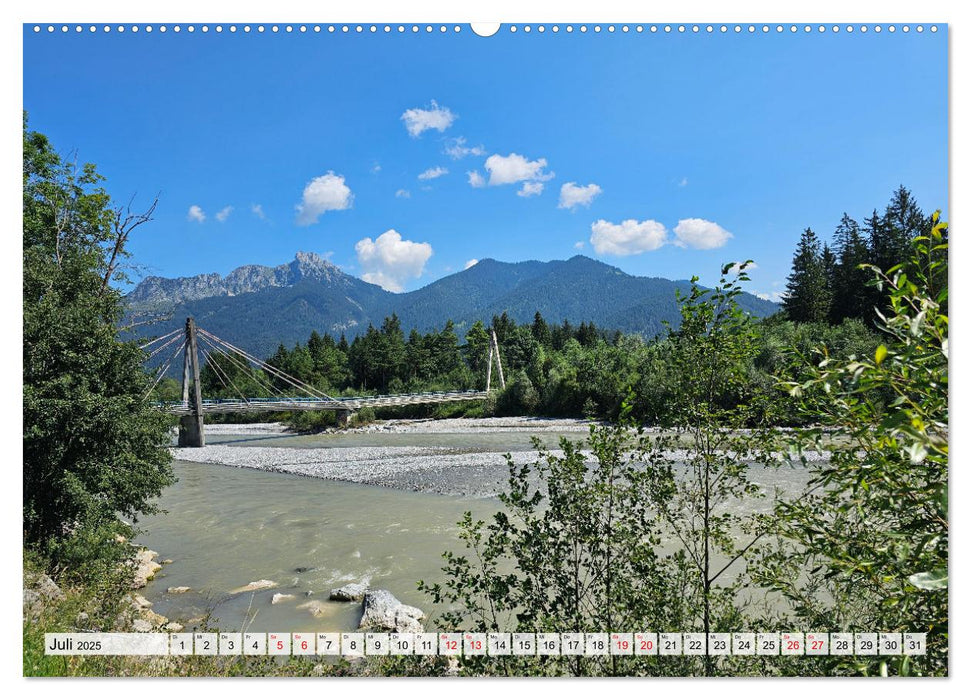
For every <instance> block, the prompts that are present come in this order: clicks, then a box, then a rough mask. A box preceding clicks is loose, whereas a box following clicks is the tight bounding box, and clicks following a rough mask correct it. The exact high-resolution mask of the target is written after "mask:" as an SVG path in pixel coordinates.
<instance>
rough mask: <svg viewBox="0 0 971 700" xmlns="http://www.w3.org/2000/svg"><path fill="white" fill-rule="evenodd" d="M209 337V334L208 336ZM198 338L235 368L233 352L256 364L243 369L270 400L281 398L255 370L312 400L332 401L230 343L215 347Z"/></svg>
mask: <svg viewBox="0 0 971 700" xmlns="http://www.w3.org/2000/svg"><path fill="white" fill-rule="evenodd" d="M209 335H211V334H209ZM200 337H201V338H203V339H205V340H206V342H207V343H209V344H210V345H211V346H212V347H215V348H217V350H219V351H220V352H223V353H225V355H226V357H227V358H229V359H230V360H231V361H232V362H233V363H234V364H235V365H236V366H237V367H240V361H239V359H238V358H236V357H235V356H234V352H235V354H239V355H240V356H241V357H243V358H244V359H246V360H248V361H250V362H253V363H254V364H256V368H253V367H250V366H248V365H246V366H244V369H245V371H248V372H252V373H253V378H254V380H256V382H257V383H258V384H259V385H260V387H261V388H262V389H264V390H266V391H267V392H268V396H269V397H270V398H281V397H279V396H278V395H277V394H278V391H277V390H276V389H275V388H273V387H272V386H268V385H267V384H265V383H264V382H262V381H260V380H259V379H258V377H257V374H256V370H257V369H262V370H263V371H265V372H266V373H267V374H269V375H270V376H271V377H276V378H278V379H281V380H283V382H285V383H286V384H287V385H289V386H291V387H293V388H294V389H296V390H297V391H298V392H303V393H305V394H308V395H309V396H310V397H311V398H314V399H321V398H323V400H326V401H331V400H333V399H330V398H329V397H327V398H324V397H323V396H322V395H321V394H320V393H318V392H316V391H314V390H313V388H312V387H309V386H308V385H307V384H304V383H303V382H300V380H298V379H294V378H292V377H290V375H288V374H286V373H285V372H283V371H282V370H278V369H276V368H275V367H273V366H272V365H269V364H267V363H265V362H261V361H260V360H258V359H256V358H255V357H253V356H252V355H250V354H249V353H246V352H244V351H242V350H240V349H239V348H236V347H235V346H234V345H231V344H230V343H227V342H226V341H221V342H222V343H223V344H224V347H220V346H218V345H216V344H215V343H213V341H211V340H209V339H208V338H206V337H205V336H200ZM213 337H215V336H213Z"/></svg>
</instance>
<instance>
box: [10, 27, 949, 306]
mask: <svg viewBox="0 0 971 700" xmlns="http://www.w3.org/2000/svg"><path fill="white" fill-rule="evenodd" d="M577 26H578V25H577ZM946 66H947V42H946V30H945V29H944V27H943V26H942V28H941V31H939V32H937V33H936V34H931V33H930V32H926V31H925V32H924V33H922V34H918V33H916V32H913V31H912V32H910V33H908V34H904V33H902V32H900V31H897V32H896V33H893V34H891V33H889V32H887V31H884V32H882V33H880V34H876V33H874V32H873V31H872V30H871V31H870V32H869V33H867V34H861V33H860V32H859V31H856V32H854V33H853V34H848V33H846V32H845V31H842V32H840V33H839V34H833V33H832V32H830V31H828V32H826V33H824V34H819V33H817V32H815V31H814V32H812V33H809V34H806V33H804V32H802V31H801V30H800V31H799V32H797V33H795V34H792V33H790V32H789V31H786V32H784V33H781V34H779V33H776V32H775V31H774V30H773V31H771V32H769V33H768V34H763V33H762V32H761V31H758V32H756V33H755V34H754V35H750V34H748V33H747V32H744V31H743V32H742V33H741V34H735V33H733V32H731V31H729V32H728V33H726V34H721V33H720V32H718V31H717V29H716V31H715V32H714V33H713V34H707V33H706V32H704V30H702V32H701V33H699V34H692V33H690V32H688V33H685V34H679V33H677V32H676V31H675V32H672V33H671V34H665V33H663V32H658V33H656V34H651V33H649V32H646V31H645V32H644V33H642V34H638V33H636V32H633V31H632V32H630V33H628V34H623V33H621V32H619V31H618V32H615V33H613V34H609V33H607V32H606V31H604V32H601V33H600V34H595V33H594V32H592V31H588V32H587V33H586V34H581V33H580V32H579V31H574V32H573V33H571V34H567V33H566V32H565V31H562V30H561V31H560V32H559V33H557V34H553V33H552V32H550V31H549V30H547V32H545V33H544V34H539V33H537V32H536V31H535V30H534V31H533V32H531V33H530V34H528V35H527V34H525V33H524V32H523V31H522V30H521V29H520V31H519V32H517V33H515V34H511V33H509V32H508V31H505V30H504V31H500V33H499V34H497V35H496V36H493V37H490V38H481V37H477V36H475V35H473V34H472V33H471V32H470V31H469V29H468V27H467V26H465V27H463V31H462V32H461V33H459V34H455V33H453V32H448V33H445V34H441V33H439V32H438V31H437V30H436V31H435V32H433V33H432V34H426V33H425V32H424V31H422V32H420V33H419V34H417V35H416V34H412V33H411V32H407V33H405V34H404V35H399V34H398V33H397V32H392V33H391V34H384V33H383V32H380V31H379V32H378V33H377V34H373V35H372V34H370V33H369V32H367V31H365V32H364V33H363V34H357V33H355V32H353V31H352V32H350V33H348V34H346V35H345V34H343V33H341V32H339V31H338V32H337V33H335V34H329V33H327V32H326V30H325V31H323V32H321V33H319V34H315V33H313V32H312V31H310V32H307V33H306V34H299V33H296V32H295V33H292V34H286V33H284V32H282V31H281V32H280V33H279V34H272V33H269V32H267V33H264V34H259V35H258V34H256V33H255V32H252V33H250V34H244V33H242V32H237V33H236V34H230V33H229V32H228V31H224V32H223V33H221V34H216V33H215V32H213V31H210V32H209V33H207V34H202V33H201V31H198V30H197V31H196V32H194V33H192V34H189V33H187V32H186V31H185V30H184V29H183V31H182V32H181V33H179V34H175V33H173V32H172V31H171V30H170V31H169V32H167V33H165V34H161V33H159V32H158V31H157V30H156V31H154V32H153V33H151V34H147V33H145V32H144V31H141V32H139V33H138V34H133V33H131V32H130V31H129V32H126V33H124V34H118V33H117V32H112V33H110V34H107V35H106V34H104V33H102V32H98V33H96V34H89V33H87V32H84V33H82V34H81V35H76V34H75V33H74V32H73V31H71V32H69V33H67V34H62V33H61V32H55V33H54V34H48V33H47V32H46V31H45V32H41V33H40V34H35V33H34V32H33V31H32V30H31V29H30V27H25V30H24V106H25V108H26V109H27V110H28V112H29V113H30V126H31V128H33V129H37V130H39V131H42V132H44V133H46V134H48V136H50V137H51V139H52V140H53V142H54V144H55V145H56V146H57V147H58V148H59V149H61V150H63V151H70V150H76V151H77V152H78V154H79V158H80V159H81V160H84V161H91V162H94V163H96V164H97V165H98V168H99V170H100V171H101V172H102V174H104V175H105V176H106V177H107V183H106V184H107V187H108V190H109V191H110V192H111V194H112V195H113V196H114V197H115V198H116V199H118V200H120V201H127V200H128V199H129V198H130V197H131V196H132V195H133V194H134V195H136V198H135V207H136V208H137V207H139V206H147V204H148V203H149V202H150V201H151V198H152V197H153V196H154V194H155V193H156V192H161V199H160V204H159V209H158V211H157V215H156V220H155V221H154V222H153V223H152V224H150V225H148V226H146V227H143V228H141V229H139V230H138V231H137V233H136V235H135V236H134V237H133V239H132V242H131V251H132V253H133V256H134V262H135V263H136V264H138V265H141V266H143V268H144V273H146V274H159V275H164V276H168V277H173V276H182V275H194V274H199V273H204V272H219V273H226V272H229V271H230V270H231V269H233V268H234V267H237V266H239V265H242V264H248V263H262V264H269V265H276V264H281V263H284V262H287V261H289V260H291V259H292V258H293V254H294V253H295V252H296V251H297V250H305V251H315V252H318V253H320V254H323V255H327V256H328V257H329V258H330V259H331V260H332V261H333V262H334V263H335V264H337V265H340V266H341V267H342V268H344V269H345V270H347V271H348V272H350V273H352V274H355V275H357V276H363V277H364V278H365V279H368V280H370V281H374V282H376V283H379V284H382V285H383V286H385V287H386V288H389V289H392V290H395V291H399V290H409V289H415V288H417V287H420V286H423V285H424V284H427V283H428V282H430V281H432V280H434V279H438V278H440V277H442V276H444V275H447V274H451V273H453V272H456V271H458V270H461V269H462V268H463V267H464V266H465V265H466V264H467V263H468V262H469V261H471V260H476V259H481V258H485V257H493V258H497V259H500V260H507V261H518V260H524V259H540V260H549V259H563V258H567V257H570V256H572V255H575V254H577V253H581V254H584V255H589V256H591V257H594V258H597V259H600V260H603V261H604V262H607V263H609V264H612V265H616V266H618V267H620V268H621V269H623V270H624V271H626V272H629V273H631V274H637V275H647V276H660V277H667V278H672V279H683V278H687V277H690V276H691V275H695V274H696V275H699V276H700V277H701V278H702V280H703V281H705V282H709V283H710V282H713V281H715V280H716V279H717V274H718V270H719V267H720V265H721V264H722V263H723V262H728V261H734V260H744V259H747V258H752V259H754V260H755V261H756V263H757V266H758V267H757V269H755V270H754V271H753V272H752V275H751V276H752V278H753V282H752V284H751V285H750V290H751V291H753V292H757V293H762V294H765V295H768V296H772V295H775V294H778V292H780V291H781V290H782V289H783V288H784V283H785V277H786V275H787V273H788V271H789V265H790V262H791V256H792V251H793V248H794V245H795V243H796V241H797V240H798V238H799V235H800V233H801V232H802V230H803V229H804V228H805V227H807V226H810V227H812V228H813V229H814V230H816V231H817V233H820V234H821V235H822V236H823V237H824V238H825V237H828V236H829V234H830V233H831V231H832V229H833V228H834V227H835V226H836V224H837V223H838V221H839V219H840V216H841V215H842V213H843V211H847V212H849V213H850V214H851V215H853V216H855V217H856V218H858V219H859V220H861V221H862V218H863V217H864V216H866V215H868V214H869V212H870V211H871V210H872V209H873V208H874V207H877V208H881V209H882V208H883V206H884V205H885V204H886V202H887V201H888V199H889V197H890V195H891V193H892V191H893V190H894V189H895V188H896V187H897V186H898V185H899V184H905V185H906V186H907V187H909V188H910V189H911V190H912V191H913V193H914V195H915V196H916V198H917V201H918V202H919V203H920V204H921V205H922V206H923V207H924V208H925V210H931V209H934V208H938V207H940V208H943V209H945V211H946V205H947V201H946V195H947V73H946V70H947V69H946ZM444 171H447V172H444ZM470 173H475V174H474V175H470ZM477 185H478V186H477Z"/></svg>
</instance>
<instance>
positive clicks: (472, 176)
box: [466, 170, 486, 187]
mask: <svg viewBox="0 0 971 700" xmlns="http://www.w3.org/2000/svg"><path fill="white" fill-rule="evenodd" d="M466 175H468V176H469V184H470V185H472V186H473V187H485V184H486V182H485V178H484V177H482V176H481V175H480V174H479V171H478V170H470V171H469V172H467V173H466Z"/></svg>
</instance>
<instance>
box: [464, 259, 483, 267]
mask: <svg viewBox="0 0 971 700" xmlns="http://www.w3.org/2000/svg"><path fill="white" fill-rule="evenodd" d="M478 264H479V261H478V260H476V259H475V258H472V259H471V260H468V261H467V262H466V263H465V267H464V268H462V269H463V270H468V269H469V268H470V267H472V266H473V265H478Z"/></svg>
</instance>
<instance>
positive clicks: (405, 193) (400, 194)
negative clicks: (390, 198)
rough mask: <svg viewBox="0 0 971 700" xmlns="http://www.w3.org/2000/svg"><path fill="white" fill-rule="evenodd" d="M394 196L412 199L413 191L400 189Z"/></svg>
mask: <svg viewBox="0 0 971 700" xmlns="http://www.w3.org/2000/svg"><path fill="white" fill-rule="evenodd" d="M394 196H395V197H397V198H398V199H411V192H409V191H408V190H398V191H397V192H395V193H394Z"/></svg>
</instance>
